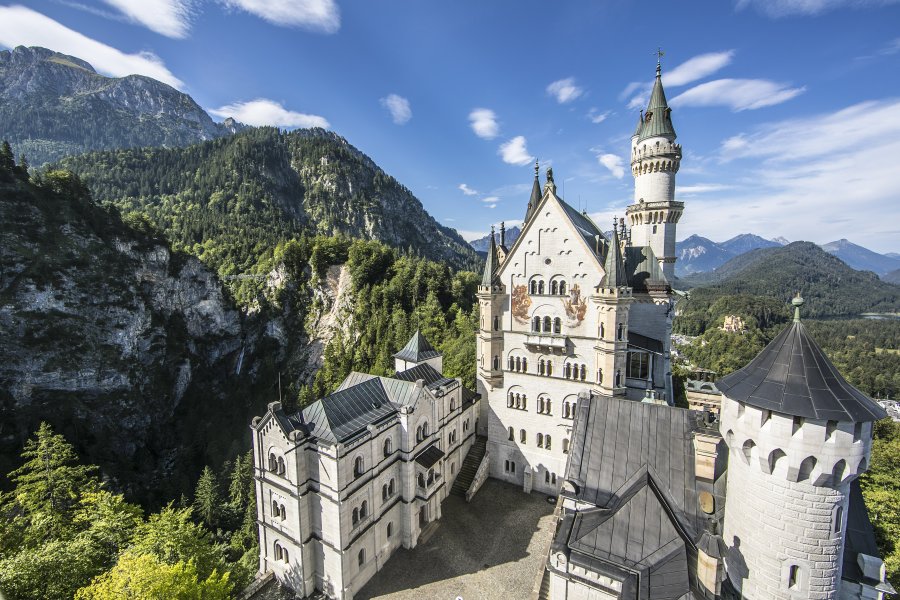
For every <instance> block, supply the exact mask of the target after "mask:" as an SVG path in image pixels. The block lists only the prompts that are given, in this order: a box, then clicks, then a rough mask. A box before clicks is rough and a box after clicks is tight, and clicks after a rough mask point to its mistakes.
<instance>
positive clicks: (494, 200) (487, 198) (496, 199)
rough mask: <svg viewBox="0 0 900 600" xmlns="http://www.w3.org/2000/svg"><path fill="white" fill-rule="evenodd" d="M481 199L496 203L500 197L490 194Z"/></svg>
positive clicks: (485, 201) (487, 202)
mask: <svg viewBox="0 0 900 600" xmlns="http://www.w3.org/2000/svg"><path fill="white" fill-rule="evenodd" d="M481 201H482V202H484V203H485V204H494V205H496V204H497V203H498V202H500V198H498V197H497V196H488V197H486V198H482V199H481Z"/></svg>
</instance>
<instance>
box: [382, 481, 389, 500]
mask: <svg viewBox="0 0 900 600" xmlns="http://www.w3.org/2000/svg"><path fill="white" fill-rule="evenodd" d="M387 499H388V489H387V484H386V483H385V484H384V485H382V486H381V501H382V502H384V501H385V500H387Z"/></svg>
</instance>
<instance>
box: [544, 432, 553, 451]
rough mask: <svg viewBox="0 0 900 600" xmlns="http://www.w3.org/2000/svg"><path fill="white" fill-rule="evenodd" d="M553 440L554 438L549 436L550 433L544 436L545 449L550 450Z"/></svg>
mask: <svg viewBox="0 0 900 600" xmlns="http://www.w3.org/2000/svg"><path fill="white" fill-rule="evenodd" d="M551 441H552V440H551V439H550V436H549V435H545V436H544V449H545V450H550V442H551Z"/></svg>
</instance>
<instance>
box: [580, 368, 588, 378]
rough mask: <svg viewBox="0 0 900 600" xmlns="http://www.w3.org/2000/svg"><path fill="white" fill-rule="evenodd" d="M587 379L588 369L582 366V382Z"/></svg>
mask: <svg viewBox="0 0 900 600" xmlns="http://www.w3.org/2000/svg"><path fill="white" fill-rule="evenodd" d="M586 377H587V369H586V368H585V367H584V365H581V380H582V381H584V380H585V378H586Z"/></svg>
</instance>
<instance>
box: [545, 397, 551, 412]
mask: <svg viewBox="0 0 900 600" xmlns="http://www.w3.org/2000/svg"><path fill="white" fill-rule="evenodd" d="M544 412H545V413H546V414H548V415H549V414H550V413H551V412H553V411H552V409H551V407H550V398H547V403H546V404H545V405H544Z"/></svg>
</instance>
